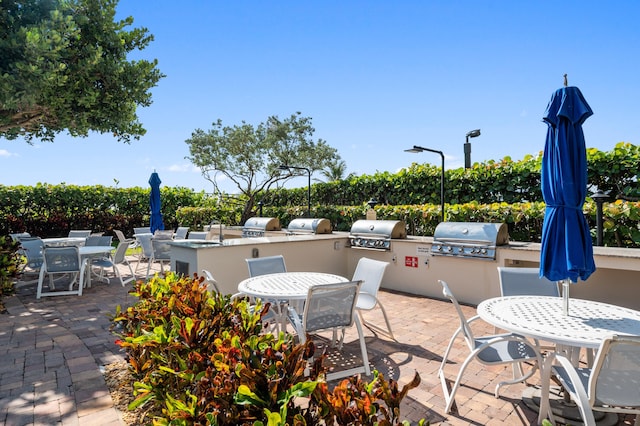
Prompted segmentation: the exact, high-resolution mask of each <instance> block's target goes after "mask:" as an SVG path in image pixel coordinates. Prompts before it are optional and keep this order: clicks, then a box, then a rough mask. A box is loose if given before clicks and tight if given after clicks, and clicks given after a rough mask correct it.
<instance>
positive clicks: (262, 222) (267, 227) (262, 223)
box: [242, 217, 280, 238]
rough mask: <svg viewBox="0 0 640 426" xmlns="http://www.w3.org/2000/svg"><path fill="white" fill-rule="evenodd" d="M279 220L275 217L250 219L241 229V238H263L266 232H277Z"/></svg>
mask: <svg viewBox="0 0 640 426" xmlns="http://www.w3.org/2000/svg"><path fill="white" fill-rule="evenodd" d="M279 230H280V219H278V218H277V217H252V218H251V219H249V220H247V221H246V222H245V223H244V225H243V227H242V238H251V237H264V236H265V232H266V231H279Z"/></svg>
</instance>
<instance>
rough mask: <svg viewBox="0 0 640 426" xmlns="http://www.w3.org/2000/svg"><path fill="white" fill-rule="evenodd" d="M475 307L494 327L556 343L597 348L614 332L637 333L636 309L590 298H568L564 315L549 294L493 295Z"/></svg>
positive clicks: (559, 301)
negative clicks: (493, 296)
mask: <svg viewBox="0 0 640 426" xmlns="http://www.w3.org/2000/svg"><path fill="white" fill-rule="evenodd" d="M477 310H478V315H479V316H480V318H482V319H483V320H485V321H486V322H488V323H490V324H492V325H495V326H496V327H499V328H502V329H504V330H508V331H511V332H513V333H519V334H522V335H524V336H527V337H531V338H534V339H539V340H545V341H549V342H553V343H556V344H558V345H566V346H574V347H583V348H592V349H597V348H598V347H599V346H600V343H601V342H602V341H603V340H604V339H605V337H607V336H609V335H611V334H614V333H617V334H631V335H640V311H635V310H633V309H628V308H624V307H622V306H615V305H610V304H607V303H602V302H595V301H592V300H584V299H569V314H568V315H565V314H564V313H563V308H562V298H561V297H552V296H507V297H496V298H493V299H487V300H484V301H483V302H481V303H480V304H479V305H478V309H477Z"/></svg>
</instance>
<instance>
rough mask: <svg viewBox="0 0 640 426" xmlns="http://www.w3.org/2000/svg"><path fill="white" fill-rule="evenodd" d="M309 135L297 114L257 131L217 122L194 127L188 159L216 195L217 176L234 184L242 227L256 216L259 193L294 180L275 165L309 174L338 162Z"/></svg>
mask: <svg viewBox="0 0 640 426" xmlns="http://www.w3.org/2000/svg"><path fill="white" fill-rule="evenodd" d="M314 131H315V129H314V128H313V127H312V126H311V119H310V118H307V117H302V116H301V114H300V113H299V112H298V113H296V114H292V115H291V116H290V117H289V118H287V119H284V120H280V119H279V118H278V117H277V116H271V117H269V118H268V119H267V122H266V123H260V124H259V125H258V126H256V127H254V126H253V125H251V124H247V123H245V122H244V121H243V122H242V124H240V125H234V126H223V125H222V121H221V120H218V121H216V122H215V123H213V128H212V129H211V130H209V131H207V132H205V131H204V130H201V129H196V130H195V131H194V132H193V133H192V135H191V138H190V139H187V140H186V143H187V145H189V153H190V156H189V157H187V158H188V159H189V160H191V162H192V163H193V164H194V165H196V166H197V167H199V168H200V169H201V170H202V174H203V176H204V177H205V178H206V179H207V180H209V181H210V182H211V183H212V184H213V186H214V192H220V190H219V188H218V179H220V177H219V176H220V175H222V176H223V177H224V178H226V179H228V180H229V181H231V182H233V184H235V185H236V187H237V188H238V191H239V193H240V194H241V195H242V197H243V200H244V202H245V204H244V209H243V211H242V215H241V221H242V223H244V222H245V221H246V220H247V219H249V218H250V217H251V216H253V215H255V208H256V203H257V200H256V196H257V195H258V194H260V193H262V192H268V191H269V189H270V188H271V187H272V186H273V185H277V184H278V183H281V182H283V181H285V180H287V179H289V178H291V177H292V176H294V175H293V174H291V171H290V172H289V173H287V174H283V173H282V171H281V170H279V169H278V166H280V165H290V166H297V167H301V168H307V169H309V170H310V171H311V173H313V172H314V171H316V170H320V169H322V168H323V167H325V166H327V165H329V164H330V162H331V161H334V160H336V159H339V156H338V154H337V151H336V150H335V148H332V147H330V146H329V145H327V143H326V142H325V141H323V140H322V139H318V140H315V141H314V140H313V138H312V137H313V133H314ZM294 172H297V171H294ZM295 175H297V174H295Z"/></svg>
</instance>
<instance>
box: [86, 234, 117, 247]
mask: <svg viewBox="0 0 640 426" xmlns="http://www.w3.org/2000/svg"><path fill="white" fill-rule="evenodd" d="M112 240H113V237H112V236H110V235H106V236H105V235H89V236H88V237H87V239H86V241H85V243H84V245H85V246H86V247H89V246H110V245H111V241H112Z"/></svg>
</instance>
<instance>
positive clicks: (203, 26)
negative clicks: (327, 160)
mask: <svg viewBox="0 0 640 426" xmlns="http://www.w3.org/2000/svg"><path fill="white" fill-rule="evenodd" d="M117 10H118V16H119V17H124V16H129V15H131V16H133V17H134V26H135V27H141V26H143V27H146V28H148V29H149V31H150V32H151V33H152V34H153V35H154V36H155V41H154V42H153V43H152V44H151V46H150V47H148V48H147V49H145V50H144V51H143V52H141V54H140V56H141V57H144V58H149V59H151V58H157V59H158V61H159V68H160V70H161V71H162V72H163V73H164V74H166V75H167V77H166V78H164V79H162V80H161V81H160V82H159V84H158V86H157V87H155V88H154V89H153V101H154V102H153V104H152V105H151V106H150V107H148V108H142V109H139V111H138V113H139V117H140V119H141V121H142V123H143V125H144V126H145V128H146V129H147V134H146V135H145V136H144V137H142V138H141V139H140V140H139V141H134V142H132V143H131V144H130V145H126V144H122V143H119V142H117V141H116V140H115V139H114V138H113V137H112V136H110V135H99V134H92V135H90V136H89V137H88V138H71V137H69V136H68V135H66V134H62V135H60V136H59V137H58V138H57V139H56V141H55V142H54V143H42V142H36V143H35V144H34V145H33V146H30V145H28V144H26V143H25V142H24V141H21V140H17V141H7V140H4V139H2V140H0V184H4V185H34V184H36V183H37V182H46V183H51V184H59V183H62V182H65V183H67V184H76V185H94V184H102V185H107V186H116V185H117V186H119V187H131V186H142V187H146V186H148V183H147V181H148V179H149V175H150V174H151V172H152V171H153V170H156V171H157V172H158V173H159V175H160V178H161V179H162V184H163V185H166V186H185V187H189V188H194V189H196V190H206V191H207V192H210V191H211V190H212V187H211V184H210V183H209V182H207V181H206V180H205V179H204V178H202V176H201V174H200V172H199V171H198V170H195V169H194V168H193V167H192V165H191V163H190V162H189V161H188V160H186V159H185V157H186V156H187V155H188V154H189V152H188V146H187V145H186V143H185V140H186V139H188V138H189V137H190V136H191V133H192V132H193V131H194V130H195V129H198V128H201V129H204V130H209V129H210V128H211V123H213V122H214V121H216V120H217V119H221V120H222V122H223V124H224V125H235V124H240V123H241V122H242V121H243V120H244V121H245V122H247V123H251V124H254V125H257V124H259V123H261V122H264V121H265V120H266V119H267V117H269V116H270V115H277V116H279V117H288V116H289V115H291V114H292V113H295V112H296V111H300V112H301V113H302V115H303V116H307V117H311V118H312V120H313V126H314V128H315V129H316V132H315V135H314V137H315V138H321V139H324V140H325V141H327V143H328V144H329V145H331V146H333V147H335V148H336V149H337V150H338V152H339V153H340V155H341V157H342V158H343V159H344V160H345V161H346V163H347V167H348V172H350V173H356V174H373V173H375V172H376V171H389V172H395V171H397V170H399V169H400V168H402V167H406V166H408V165H410V164H411V163H412V162H420V163H424V162H428V163H432V164H435V165H439V164H440V158H439V156H438V155H435V154H431V153H427V152H425V153H422V154H409V153H406V152H404V149H406V148H409V147H411V146H412V145H422V146H425V147H429V148H432V149H437V150H441V151H443V152H444V154H445V157H446V167H447V168H457V167H462V166H463V164H464V155H463V143H464V141H465V135H466V133H467V132H468V131H470V130H473V129H477V128H479V129H481V131H482V134H481V136H479V137H477V138H474V139H472V140H471V142H472V154H471V155H472V161H474V162H475V161H486V160H491V159H495V160H498V159H501V158H503V157H505V156H511V157H512V158H513V159H514V160H518V159H522V158H523V157H524V156H525V155H527V154H537V153H539V152H540V151H541V150H542V149H543V147H544V138H545V134H546V125H545V124H543V123H542V121H541V117H542V115H543V113H544V110H545V108H546V105H547V102H548V101H549V99H550V97H551V94H552V93H553V92H554V91H555V90H556V89H558V88H559V87H561V86H562V76H563V74H565V73H567V74H568V78H569V84H570V85H575V86H578V87H579V88H580V89H581V91H582V93H583V94H584V96H585V98H586V99H587V101H588V102H589V104H590V105H591V107H592V109H593V111H594V115H593V116H592V117H591V118H589V119H588V120H587V121H586V123H585V125H584V131H585V138H586V142H587V146H588V147H595V148H598V149H601V150H604V151H609V150H611V149H612V148H613V147H614V146H615V144H616V143H618V142H621V141H625V142H631V143H634V144H638V143H640V141H639V135H640V119H638V115H639V112H640V111H639V108H638V102H637V100H638V99H639V98H640V84H639V79H638V75H639V72H640V64H639V61H640V31H639V30H638V29H637V20H638V18H639V17H640V3H639V2H636V1H632V0H628V1H613V2H602V1H584V0H583V1H562V2H557V1H498V0H494V1H489V0H487V1H477V0H476V1H472V0H469V1H463V0H460V1H455V0H450V1H444V0H443V1H427V0H422V1H417V0H416V1H376V0H368V1H357V0H352V1H344V0H341V1H332V0H327V1H288V0H282V1H272V2H264V1H222V0H218V1H201V0H200V1H198V0H182V1H180V2H172V1H157V0H154V1H152V0H120V3H119V5H118V9H117ZM314 177H318V178H319V177H320V176H317V175H314ZM297 180H298V179H294V180H293V181H292V182H291V183H292V184H293V185H294V186H305V185H306V179H302V178H300V179H299V180H300V182H297ZM116 181H117V182H116ZM223 188H224V189H225V190H227V191H229V192H233V191H234V188H233V187H232V186H225V185H224V184H223Z"/></svg>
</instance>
